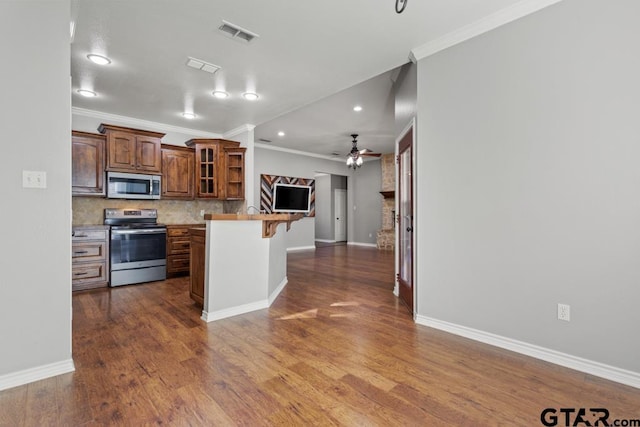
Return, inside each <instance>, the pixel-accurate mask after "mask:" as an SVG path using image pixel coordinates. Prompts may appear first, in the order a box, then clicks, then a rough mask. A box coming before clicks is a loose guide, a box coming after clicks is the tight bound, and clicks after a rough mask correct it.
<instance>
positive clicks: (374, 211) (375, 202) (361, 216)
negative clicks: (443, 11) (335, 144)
mask: <svg viewBox="0 0 640 427" xmlns="http://www.w3.org/2000/svg"><path fill="white" fill-rule="evenodd" d="M351 181H352V187H351V188H352V189H353V205H352V206H351V208H350V209H348V210H347V217H348V218H350V219H351V221H350V222H349V223H350V224H353V230H352V233H351V234H350V237H349V242H352V243H353V242H355V243H365V244H370V245H375V243H376V236H377V235H376V233H377V232H378V230H379V229H381V228H382V195H380V189H381V186H382V169H381V167H380V159H374V160H369V161H366V162H365V163H364V164H363V165H362V167H361V168H360V169H357V170H356V171H355V172H354V173H353V178H352V179H351Z"/></svg>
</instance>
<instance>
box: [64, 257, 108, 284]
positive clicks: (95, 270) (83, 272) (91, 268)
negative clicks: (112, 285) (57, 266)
mask: <svg viewBox="0 0 640 427" xmlns="http://www.w3.org/2000/svg"><path fill="white" fill-rule="evenodd" d="M71 277H72V279H73V284H74V286H75V285H76V284H79V283H83V282H106V281H107V269H106V263H104V262H96V263H87V264H78V265H74V266H72V267H71Z"/></svg>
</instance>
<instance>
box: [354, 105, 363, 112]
mask: <svg viewBox="0 0 640 427" xmlns="http://www.w3.org/2000/svg"><path fill="white" fill-rule="evenodd" d="M353 111H362V107H361V106H359V105H356V106H355V107H353Z"/></svg>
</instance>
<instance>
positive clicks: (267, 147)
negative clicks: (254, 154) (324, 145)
mask: <svg viewBox="0 0 640 427" xmlns="http://www.w3.org/2000/svg"><path fill="white" fill-rule="evenodd" d="M254 145H255V147H256V148H264V149H265V150H273V151H282V152H283V153H289V154H297V155H299V156H307V157H316V158H318V159H324V160H331V161H334V162H344V159H343V158H342V157H337V158H336V157H334V156H327V155H324V154H316V153H309V152H307V151H300V150H293V149H291V148H284V147H276V146H274V145H269V144H263V143H261V142H256V143H255V144H254Z"/></svg>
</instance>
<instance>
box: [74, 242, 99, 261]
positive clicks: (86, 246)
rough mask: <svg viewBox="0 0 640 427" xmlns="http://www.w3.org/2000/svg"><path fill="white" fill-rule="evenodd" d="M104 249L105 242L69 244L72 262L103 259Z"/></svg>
mask: <svg viewBox="0 0 640 427" xmlns="http://www.w3.org/2000/svg"><path fill="white" fill-rule="evenodd" d="M106 250H107V244H106V242H79V243H76V242H73V243H72V244H71V260H72V262H73V263H77V262H85V261H105V260H106Z"/></svg>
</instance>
